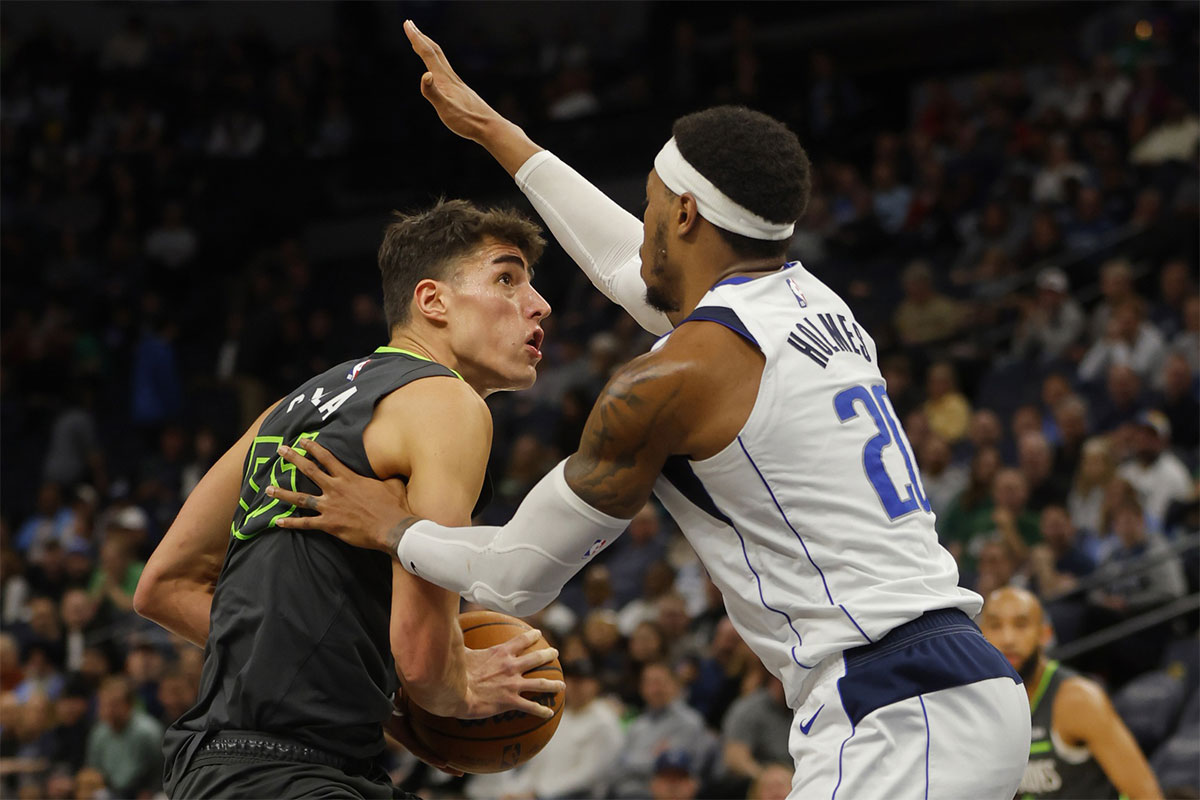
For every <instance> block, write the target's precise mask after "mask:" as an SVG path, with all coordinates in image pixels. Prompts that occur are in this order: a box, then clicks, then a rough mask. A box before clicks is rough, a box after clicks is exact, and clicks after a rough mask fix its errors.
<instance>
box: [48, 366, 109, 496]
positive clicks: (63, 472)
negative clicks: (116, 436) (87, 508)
mask: <svg viewBox="0 0 1200 800" xmlns="http://www.w3.org/2000/svg"><path fill="white" fill-rule="evenodd" d="M70 401H71V402H70V405H68V406H67V408H65V409H64V410H63V411H62V412H61V413H60V414H59V415H58V416H57V417H56V418H55V420H54V424H53V426H52V427H51V429H50V440H49V443H48V444H47V446H46V459H45V461H43V462H42V476H43V479H44V480H45V481H46V482H48V483H55V484H58V485H59V486H67V487H73V486H75V485H76V484H78V483H80V482H82V481H84V480H85V479H87V478H88V477H91V479H92V480H93V481H95V482H97V483H98V484H99V485H103V479H104V475H105V472H104V453H103V451H102V450H101V447H100V440H99V437H98V436H97V434H96V418H95V415H94V414H93V413H92V389H91V387H87V386H81V387H78V388H76V389H75V390H74V391H73V392H72V393H71V396H70Z"/></svg>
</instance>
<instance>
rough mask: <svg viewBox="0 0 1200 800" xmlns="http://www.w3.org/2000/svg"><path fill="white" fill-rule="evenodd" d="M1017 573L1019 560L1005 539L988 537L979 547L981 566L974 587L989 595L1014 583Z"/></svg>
mask: <svg viewBox="0 0 1200 800" xmlns="http://www.w3.org/2000/svg"><path fill="white" fill-rule="evenodd" d="M1016 575H1017V560H1016V558H1014V557H1013V554H1012V549H1011V548H1010V547H1009V546H1008V544H1006V543H1005V542H1004V540H1002V539H999V538H996V539H988V540H986V541H984V542H983V544H982V545H981V546H980V548H979V567H978V571H977V573H976V578H975V582H974V585H973V588H974V589H975V591H976V592H978V593H979V594H980V595H982V596H984V597H987V596H988V595H990V594H991V593H992V592H994V591H995V590H996V589H999V588H1000V587H1001V586H1008V585H1010V584H1012V583H1013V580H1014V578H1015V577H1016Z"/></svg>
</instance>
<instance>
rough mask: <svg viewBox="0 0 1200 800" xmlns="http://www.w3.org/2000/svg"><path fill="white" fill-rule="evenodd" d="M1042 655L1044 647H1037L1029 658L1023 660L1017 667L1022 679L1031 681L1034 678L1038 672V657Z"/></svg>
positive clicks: (1027, 681) (1026, 681)
mask: <svg viewBox="0 0 1200 800" xmlns="http://www.w3.org/2000/svg"><path fill="white" fill-rule="evenodd" d="M1041 657H1042V648H1040V647H1035V648H1034V649H1033V652H1032V653H1030V654H1029V658H1027V659H1025V660H1024V661H1022V662H1021V664H1020V666H1018V667H1017V674H1018V675H1020V676H1021V680H1023V681H1025V683H1029V682H1030V681H1032V680H1033V676H1034V675H1035V674H1036V673H1037V668H1038V659H1040V658H1041Z"/></svg>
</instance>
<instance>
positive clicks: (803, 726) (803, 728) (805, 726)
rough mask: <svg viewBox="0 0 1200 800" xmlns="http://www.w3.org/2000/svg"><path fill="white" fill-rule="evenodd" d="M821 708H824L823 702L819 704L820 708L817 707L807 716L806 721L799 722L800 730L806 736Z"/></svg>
mask: <svg viewBox="0 0 1200 800" xmlns="http://www.w3.org/2000/svg"><path fill="white" fill-rule="evenodd" d="M822 708H825V704H824V703H822V704H821V708H818V709H817V713H816V714H813V715H812V716H811V717H809V718H808V722H801V723H800V732H801V733H803V734H804V735H805V736H808V732H809V731H810V730H812V726H813V723H814V722H816V721H817V714H820V713H821V709H822Z"/></svg>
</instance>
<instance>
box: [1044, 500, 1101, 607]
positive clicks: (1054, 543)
mask: <svg viewBox="0 0 1200 800" xmlns="http://www.w3.org/2000/svg"><path fill="white" fill-rule="evenodd" d="M1039 522H1040V526H1041V533H1042V541H1041V542H1040V543H1038V544H1036V545H1034V546H1033V547H1032V548H1031V549H1030V552H1029V562H1030V568H1031V569H1030V571H1031V572H1032V577H1033V588H1034V590H1035V591H1036V593H1037V594H1038V596H1040V597H1053V596H1054V595H1060V594H1065V593H1066V592H1069V591H1070V590H1071V589H1074V588H1075V586H1076V584H1077V583H1078V580H1079V579H1080V578H1083V577H1086V576H1088V575H1090V574H1091V573H1092V571H1093V570H1095V569H1096V562H1095V561H1094V560H1093V558H1092V557H1091V556H1090V555H1089V554H1088V552H1087V548H1085V547H1084V546H1083V544H1082V543H1081V542H1080V541H1079V534H1078V532H1077V531H1076V530H1075V526H1074V525H1073V524H1072V523H1071V517H1070V515H1069V514H1068V513H1067V510H1066V509H1065V508H1063V507H1062V506H1060V505H1053V506H1047V507H1046V508H1045V509H1044V510H1043V511H1042V514H1041V518H1040V521H1039Z"/></svg>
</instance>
